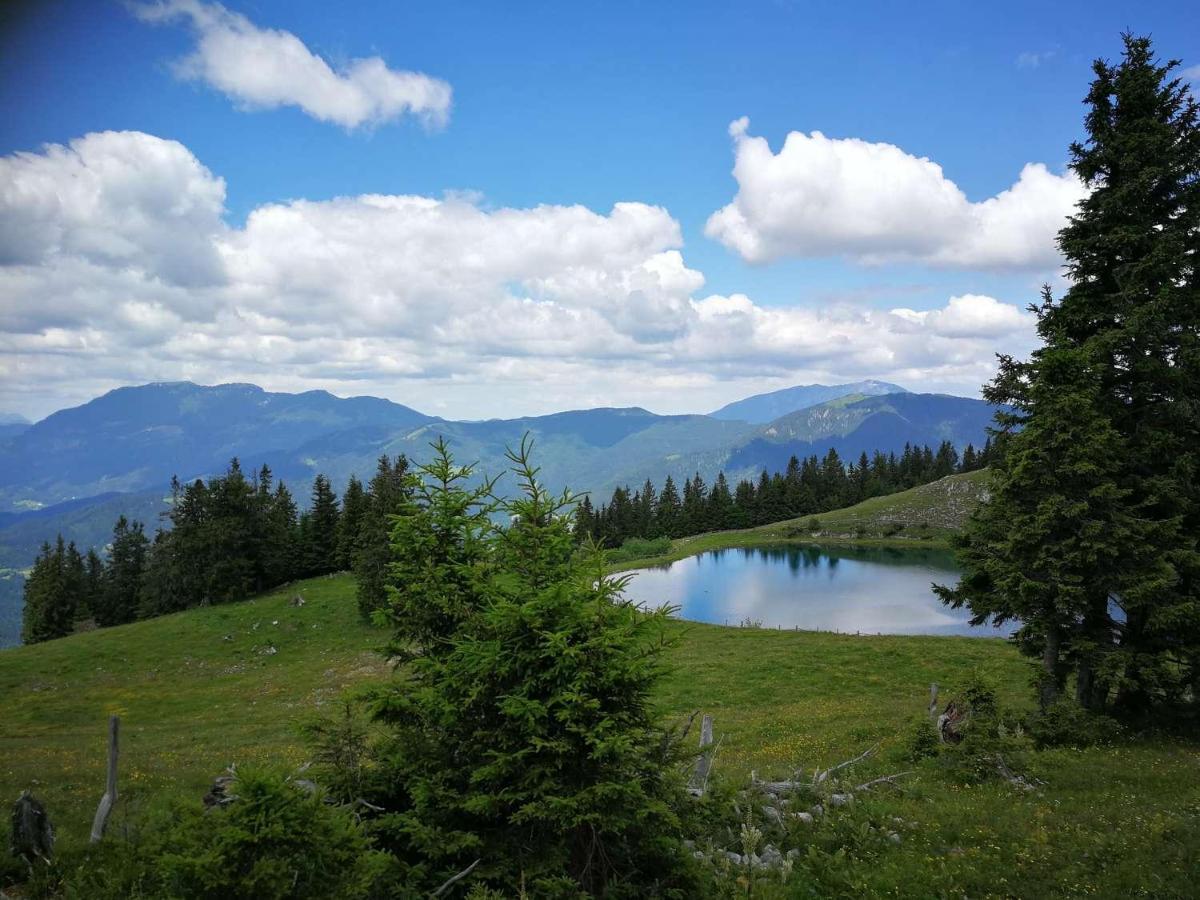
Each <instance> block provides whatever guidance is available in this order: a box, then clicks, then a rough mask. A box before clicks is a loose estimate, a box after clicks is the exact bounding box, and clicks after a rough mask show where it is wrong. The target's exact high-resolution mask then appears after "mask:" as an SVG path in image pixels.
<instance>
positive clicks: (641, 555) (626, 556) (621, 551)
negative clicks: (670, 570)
mask: <svg viewBox="0 0 1200 900" xmlns="http://www.w3.org/2000/svg"><path fill="white" fill-rule="evenodd" d="M670 552H671V539H670V538H669V537H657V538H649V539H647V538H636V537H635V538H626V539H625V542H624V543H622V544H621V546H620V547H618V548H617V549H615V550H609V551H607V552H606V553H605V559H607V560H608V561H609V562H626V561H628V560H631V559H652V558H654V557H655V556H665V555H666V554H668V553H670Z"/></svg>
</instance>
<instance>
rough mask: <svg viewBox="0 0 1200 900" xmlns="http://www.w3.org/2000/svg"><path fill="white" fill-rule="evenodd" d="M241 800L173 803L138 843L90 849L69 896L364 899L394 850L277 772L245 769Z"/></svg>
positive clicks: (68, 879) (68, 878)
mask: <svg viewBox="0 0 1200 900" xmlns="http://www.w3.org/2000/svg"><path fill="white" fill-rule="evenodd" d="M229 790H230V793H231V794H233V795H235V796H236V799H234V800H233V801H231V802H229V803H226V804H224V805H222V806H219V807H214V808H213V809H211V810H207V811H206V810H203V809H202V808H201V807H200V806H199V804H194V805H186V806H185V805H182V804H176V805H175V806H174V807H172V808H170V809H168V810H165V811H164V812H162V813H161V814H159V815H158V816H155V817H152V818H150V819H149V820H148V821H146V822H145V823H143V825H142V827H141V828H140V829H139V830H138V832H137V834H136V835H135V838H134V839H133V840H130V841H111V840H110V841H105V842H103V843H101V844H99V845H97V846H96V847H94V848H90V849H89V850H88V851H87V853H86V854H84V858H83V859H82V861H81V862H79V863H78V864H77V865H75V866H73V867H72V868H71V870H70V871H68V872H67V874H66V875H65V877H64V885H63V893H64V895H65V896H67V897H79V898H89V900H91V898H95V900H102V898H109V897H111V898H117V897H122V898H124V897H214V898H215V897H220V898H229V900H241V898H245V900H275V898H278V900H283V898H307V897H312V898H317V897H321V898H324V897H336V898H365V897H369V896H371V895H372V893H373V888H374V886H375V885H376V884H377V883H378V882H380V881H381V880H382V879H383V876H384V874H385V872H386V870H387V868H388V866H389V860H388V859H387V857H386V856H384V855H383V854H381V853H378V852H376V851H373V850H372V849H371V847H370V844H369V841H368V839H367V837H366V835H365V834H364V833H363V830H362V828H361V827H360V825H359V824H358V822H357V821H356V820H355V818H354V816H353V815H352V814H351V813H350V812H349V810H348V809H346V808H345V807H340V806H332V805H329V804H327V803H325V802H324V799H323V797H322V796H321V795H320V793H319V792H316V791H313V790H306V789H305V787H303V786H301V785H299V784H297V783H296V782H295V781H293V780H291V779H289V778H287V777H286V776H284V775H283V774H281V773H276V772H244V773H239V774H238V776H237V780H236V781H235V782H234V783H233V785H232V786H231V787H230V789H229Z"/></svg>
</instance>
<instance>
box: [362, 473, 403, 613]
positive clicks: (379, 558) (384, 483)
mask: <svg viewBox="0 0 1200 900" xmlns="http://www.w3.org/2000/svg"><path fill="white" fill-rule="evenodd" d="M411 495H412V479H411V477H410V476H409V475H408V460H407V459H406V458H405V457H404V456H403V455H400V456H397V457H396V458H395V460H392V459H389V458H388V457H387V456H386V455H385V456H381V457H380V458H379V463H378V465H377V466H376V469H375V475H374V476H373V477H372V478H371V481H370V483H369V484H368V485H367V506H366V509H365V510H364V511H363V518H362V523H361V524H360V526H359V542H358V552H357V554H356V556H355V559H354V579H355V584H356V592H357V598H358V609H359V612H360V613H361V614H362V615H363V617H364V618H367V617H370V616H371V615H372V613H373V612H374V611H375V610H377V609H382V608H383V607H384V605H385V604H386V603H387V571H388V564H389V561H390V559H391V534H392V528H393V520H394V518H395V516H397V515H398V514H400V512H401V511H402V510H403V509H404V508H405V506H406V504H407V502H408V500H409V498H410V497H411Z"/></svg>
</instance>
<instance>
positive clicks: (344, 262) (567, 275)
mask: <svg viewBox="0 0 1200 900" xmlns="http://www.w3.org/2000/svg"><path fill="white" fill-rule="evenodd" d="M0 184H2V185H3V189H2V190H0V229H3V231H2V234H3V235H4V236H5V237H6V239H5V240H4V246H5V247H9V248H12V252H10V253H9V255H8V256H7V257H6V258H5V259H3V260H2V261H0V262H2V263H3V264H2V265H0V409H12V408H16V409H21V410H22V411H26V412H29V413H34V414H44V413H45V412H47V411H48V410H49V409H50V408H54V407H57V406H59V405H61V404H62V402H63V400H64V399H69V400H83V399H86V398H87V397H89V396H93V395H94V394H96V393H98V392H100V391H102V390H105V389H108V388H110V387H112V386H115V385H116V384H121V383H133V382H144V381H159V380H171V379H179V378H188V379H192V380H195V381H200V382H205V383H214V382H220V381H231V380H239V381H254V382H258V383H260V384H263V385H265V386H267V387H271V388H274V389H280V390H294V389H307V388H312V387H324V388H328V389H331V390H334V391H336V392H340V393H375V394H380V395H384V396H389V397H392V398H393V399H396V400H399V401H401V402H405V403H409V404H411V405H413V406H416V407H417V408H421V409H428V410H431V411H435V412H441V413H444V414H448V415H456V416H488V415H499V414H509V413H513V414H515V413H518V412H520V413H531V412H547V411H550V410H553V409H561V408H563V407H567V406H587V405H596V404H604V405H614V404H621V405H635V404H636V405H646V406H650V407H652V408H658V409H668V410H675V411H679V410H681V409H687V408H692V409H705V408H713V407H714V406H716V405H719V404H717V403H714V402H713V398H714V394H716V393H725V392H731V391H741V392H742V393H751V392H755V391H759V390H762V389H764V385H765V384H781V383H784V382H787V381H791V382H792V383H795V382H798V381H803V380H832V379H841V380H850V379H853V378H855V377H881V378H888V379H889V380H895V381H899V382H901V383H905V382H912V383H913V384H914V386H924V387H929V388H935V387H936V388H937V389H939V390H955V391H959V392H968V393H970V392H973V391H974V390H975V389H976V388H977V386H978V385H979V384H980V383H981V382H983V381H984V380H986V379H987V378H988V377H989V376H990V374H991V372H992V367H993V358H992V355H993V352H994V351H995V350H996V349H1003V350H1005V351H1007V352H1023V351H1025V350H1027V349H1028V346H1029V345H1030V344H1031V342H1032V326H1031V324H1030V322H1029V316H1028V315H1027V314H1025V313H1022V312H1021V311H1020V310H1018V309H1017V308H1016V307H1014V306H1011V305H1009V304H1005V303H1001V302H1000V301H998V300H996V299H994V298H991V297H985V296H977V295H962V296H958V297H953V298H951V299H950V300H949V301H948V303H947V304H946V305H945V306H944V307H942V308H940V309H937V310H925V311H916V310H911V309H894V310H892V311H884V310H864V309H863V308H862V307H861V306H856V305H852V304H833V305H828V306H826V307H825V308H822V309H810V308H805V307H799V306H796V307H766V306H762V305H760V304H757V303H755V302H754V301H753V300H752V299H751V298H750V297H748V296H745V295H741V294H732V295H712V296H701V291H702V288H703V285H704V278H703V276H702V274H701V273H700V272H698V271H696V270H694V269H691V268H689V267H688V266H687V263H686V261H685V259H684V255H683V253H682V252H681V244H682V238H681V235H680V229H679V225H678V223H677V222H676V221H675V220H674V219H673V218H672V217H671V215H670V214H669V213H668V212H667V211H666V210H664V209H662V208H660V207H655V206H650V205H647V204H643V203H618V204H616V205H615V206H614V207H613V208H612V209H611V210H609V211H608V212H606V213H599V212H595V211H593V210H589V209H587V208H585V207H582V206H536V207H532V208H526V209H511V208H501V209H485V208H481V207H480V206H479V205H477V203H476V202H473V201H472V200H470V199H463V198H462V197H457V196H456V197H451V198H446V199H434V198H429V197H415V196H386V195H363V196H357V197H342V198H336V199H332V200H327V201H320V202H316V201H307V200H295V201H291V202H287V203H274V204H267V205H263V206H260V207H258V208H256V209H254V210H253V211H252V212H251V213H250V214H249V216H248V217H247V219H246V222H245V225H244V226H242V227H231V226H230V225H228V224H227V223H226V222H225V221H224V220H223V218H222V215H221V211H222V206H223V202H224V183H223V182H222V181H221V179H220V178H218V177H216V176H215V175H213V174H212V173H211V172H209V171H208V170H207V169H206V168H204V166H203V165H202V164H201V163H200V162H199V161H198V160H197V159H196V158H195V157H194V156H192V154H191V153H190V152H189V151H188V150H187V149H186V148H184V147H183V146H182V145H180V144H178V143H175V142H173V141H166V140H162V139H160V138H156V137H153V136H151V135H147V134H141V133H119V134H118V133H105V134H93V135H88V136H86V137H83V138H80V139H78V140H76V141H74V142H72V143H71V145H70V146H69V147H63V146H57V145H51V146H47V147H45V148H43V149H42V150H41V151H40V152H38V153H24V154H17V155H14V156H9V157H5V158H2V159H0ZM7 236H20V237H21V240H19V241H16V240H14V241H12V242H11V243H10V242H9V241H8V240H7ZM201 263H202V264H201ZM200 276H203V277H200ZM443 403H444V404H448V406H441V404H443Z"/></svg>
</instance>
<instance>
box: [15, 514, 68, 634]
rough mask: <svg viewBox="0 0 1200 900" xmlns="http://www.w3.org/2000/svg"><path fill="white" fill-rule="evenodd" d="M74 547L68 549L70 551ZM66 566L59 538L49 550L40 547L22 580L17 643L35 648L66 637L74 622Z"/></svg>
mask: <svg viewBox="0 0 1200 900" xmlns="http://www.w3.org/2000/svg"><path fill="white" fill-rule="evenodd" d="M74 546H75V545H74V544H72V545H71V547H72V548H74ZM70 568H71V566H70V562H69V561H68V554H67V550H66V547H65V546H64V544H63V538H62V535H61V534H60V535H59V536H58V540H57V541H56V543H55V546H54V548H53V549H51V547H50V545H49V544H48V543H43V544H42V549H41V552H40V553H39V554H38V556H37V558H36V559H35V560H34V563H33V568H32V569H31V570H30V572H29V575H28V577H27V578H26V579H25V598H24V599H25V605H24V609H23V611H22V616H21V640H22V641H24V642H25V643H26V644H36V643H39V642H41V641H49V640H53V639H54V638H58V637H62V636H64V635H67V634H70V633H71V630H72V628H73V627H74V622H75V608H76V603H77V595H76V594H75V593H74V592H73V591H72V585H71V572H70Z"/></svg>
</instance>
